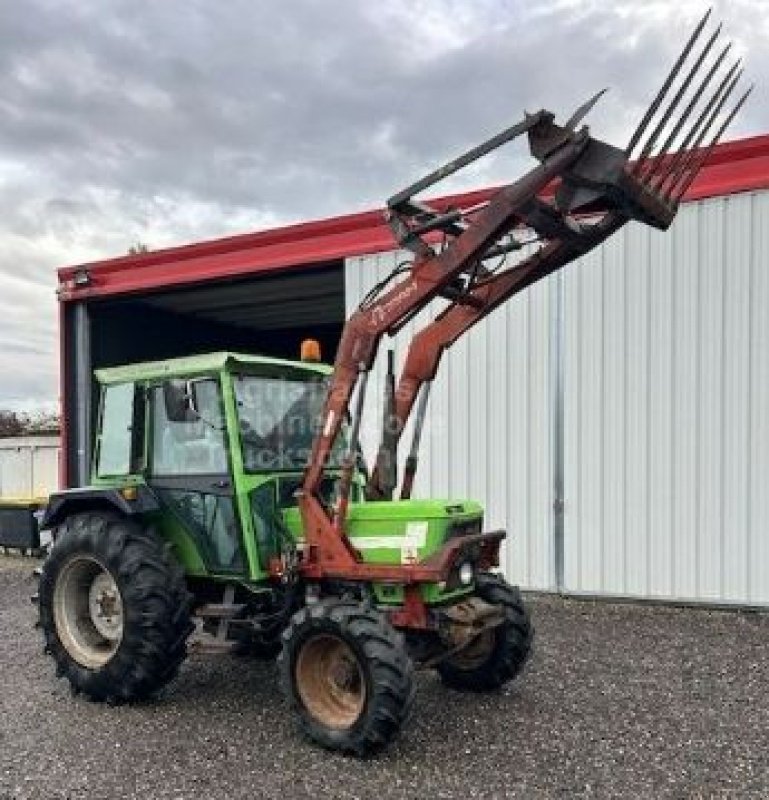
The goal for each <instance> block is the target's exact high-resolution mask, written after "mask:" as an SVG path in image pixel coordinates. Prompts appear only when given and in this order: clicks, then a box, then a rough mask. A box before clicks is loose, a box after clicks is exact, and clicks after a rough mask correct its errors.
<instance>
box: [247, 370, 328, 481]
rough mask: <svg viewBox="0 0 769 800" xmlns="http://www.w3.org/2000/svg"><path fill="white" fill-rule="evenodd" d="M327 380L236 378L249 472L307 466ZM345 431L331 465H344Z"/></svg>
mask: <svg viewBox="0 0 769 800" xmlns="http://www.w3.org/2000/svg"><path fill="white" fill-rule="evenodd" d="M326 388H327V384H326V381H325V380H322V379H319V378H309V379H307V380H297V379H288V380H287V379H284V378H268V377H263V376H256V375H238V376H236V377H235V399H236V402H237V406H238V417H239V423H240V436H241V442H242V447H243V463H244V466H245V469H246V471H247V472H274V471H297V470H301V469H304V467H305V465H306V464H307V461H308V459H309V457H310V453H311V450H312V443H313V440H314V439H315V435H316V433H317V432H318V429H319V424H320V415H321V412H322V410H323V402H324V400H325V399H326ZM342 450H343V441H342V437H341V436H340V437H339V439H338V440H337V444H336V446H335V448H334V452H333V454H332V457H331V461H332V463H331V466H332V467H333V466H338V465H339V464H341V459H342Z"/></svg>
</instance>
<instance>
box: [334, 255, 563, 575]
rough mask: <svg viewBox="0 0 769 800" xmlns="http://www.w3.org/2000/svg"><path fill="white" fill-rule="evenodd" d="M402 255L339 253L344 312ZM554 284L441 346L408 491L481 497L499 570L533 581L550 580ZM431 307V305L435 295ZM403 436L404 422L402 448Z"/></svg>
mask: <svg viewBox="0 0 769 800" xmlns="http://www.w3.org/2000/svg"><path fill="white" fill-rule="evenodd" d="M404 257H405V256H404V255H403V254H398V253H383V254H380V255H375V256H364V257H360V258H351V259H348V260H347V262H346V265H345V296H346V299H347V310H348V313H350V312H352V311H353V310H354V309H355V307H356V306H357V304H358V303H359V302H360V299H361V298H362V297H363V296H364V294H365V293H366V292H367V291H368V290H369V289H370V288H371V287H372V286H373V285H374V284H375V283H376V282H377V281H379V280H381V279H382V278H384V277H385V276H386V275H387V274H388V273H389V272H390V271H391V270H392V269H393V267H394V266H395V265H396V264H397V263H398V261H399V260H401V259H402V258H404ZM554 289H555V283H554V281H552V280H549V281H544V282H542V283H541V284H538V285H536V286H535V287H533V288H532V289H531V290H530V291H529V292H526V293H524V294H523V295H522V296H520V297H517V298H515V299H514V300H513V301H512V302H510V303H508V304H507V305H506V306H504V307H502V308H500V309H498V310H497V311H496V312H495V313H494V314H492V315H491V316H490V317H489V318H488V319H487V320H485V321H484V322H482V323H480V324H479V325H478V326H477V327H476V328H474V329H473V330H472V331H471V332H470V333H469V334H468V335H467V336H466V337H463V338H462V339H460V340H459V341H458V342H457V344H456V345H455V346H454V347H453V348H452V349H451V350H449V351H448V352H447V353H446V354H445V356H444V359H445V360H444V362H443V364H442V366H441V370H440V371H439V373H438V377H437V378H436V380H435V383H434V386H433V389H432V393H431V396H430V404H429V411H428V416H427V424H426V427H425V431H424V436H423V440H422V449H421V458H422V460H421V463H420V468H419V471H418V473H417V481H416V485H415V493H414V494H415V496H418V497H427V496H433V497H447V498H456V499H459V498H472V499H477V500H479V501H481V502H482V503H483V504H484V506H485V508H486V528H487V529H492V528H496V527H505V528H507V530H508V531H509V535H510V538H509V541H508V544H507V545H506V549H505V553H504V556H503V559H504V562H503V563H504V567H505V571H506V573H507V575H508V577H509V578H510V579H511V580H513V581H515V582H518V583H521V584H522V585H524V586H526V587H529V588H538V589H552V588H554V586H555V577H554V570H553V563H554V552H553V537H552V507H553V491H552V486H553V480H552V477H553V460H552V444H553V443H552V437H551V430H552V427H551V419H550V415H551V408H552V383H553V381H552V370H551V363H550V353H551V336H550V328H551V311H552V307H553V298H554ZM433 305H434V306H437V307H438V308H439V307H440V303H434V304H433ZM435 310H436V309H428V312H430V313H434V312H435ZM428 312H425V313H423V314H422V315H420V317H419V318H417V319H416V320H414V321H412V322H411V323H410V324H409V325H407V326H406V328H405V329H404V330H403V331H401V332H400V334H399V335H398V336H397V337H395V339H394V340H393V342H394V348H395V354H396V364H397V365H401V364H402V362H403V358H404V356H405V347H406V346H407V344H408V342H409V341H410V339H411V336H412V335H413V333H414V331H415V330H418V329H419V328H421V327H422V326H423V325H424V324H425V322H426V321H427V320H428V319H429V318H430V313H428ZM387 345H388V342H387V341H385V342H383V346H382V350H381V352H380V358H379V359H378V362H377V365H376V367H375V369H374V371H373V374H372V376H371V379H370V381H369V387H368V394H367V406H368V414H367V417H366V420H367V423H368V424H367V427H366V428H365V430H364V431H363V434H362V439H363V445H364V451H365V452H366V455H367V457H368V458H369V459H370V458H371V457H372V456H373V454H374V453H375V450H376V444H377V442H378V440H379V435H380V424H381V398H382V389H383V380H384V372H385V368H386V362H385V358H384V352H385V349H386V347H387ZM409 442H410V430H407V431H406V435H405V436H404V438H403V443H404V448H403V453H404V454H405V450H406V449H407V447H408V443H409ZM402 463H403V460H402V459H401V465H402Z"/></svg>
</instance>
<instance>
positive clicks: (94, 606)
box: [88, 572, 123, 641]
mask: <svg viewBox="0 0 769 800" xmlns="http://www.w3.org/2000/svg"><path fill="white" fill-rule="evenodd" d="M88 610H89V612H90V614H91V621H92V622H93V624H94V627H95V628H96V630H97V631H98V632H99V633H100V634H101V635H102V636H103V637H104V638H105V639H108V640H110V641H115V640H117V639H119V638H120V636H121V634H122V629H123V604H122V602H121V600H120V592H119V591H118V588H117V584H116V583H115V581H114V579H113V577H112V576H111V575H110V574H109V573H107V572H101V573H99V574H98V575H97V576H96V577H95V578H94V580H93V583H92V584H91V588H90V590H89V592H88Z"/></svg>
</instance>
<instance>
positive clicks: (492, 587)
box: [436, 573, 534, 692]
mask: <svg viewBox="0 0 769 800" xmlns="http://www.w3.org/2000/svg"><path fill="white" fill-rule="evenodd" d="M476 594H477V595H478V597H480V598H481V599H482V600H485V601H486V602H487V603H491V604H492V605H497V606H502V608H503V609H504V611H505V621H504V622H503V623H502V624H501V625H500V626H498V627H497V628H494V629H492V630H490V631H487V632H486V633H483V634H481V635H480V636H478V637H477V638H476V639H475V641H473V642H471V644H470V645H469V646H468V647H467V648H465V649H464V650H462V651H460V652H459V653H457V654H456V655H454V656H452V657H451V658H447V659H446V660H444V661H441V662H439V663H438V665H437V667H436V669H437V670H438V674H439V675H440V676H441V679H442V680H443V682H444V683H445V684H446V685H447V686H450V687H451V688H452V689H459V690H462V691H472V692H487V691H492V690H494V689H498V688H499V687H500V686H502V685H504V684H505V683H507V682H508V681H511V680H512V679H513V678H515V677H516V675H518V674H519V673H520V672H521V670H522V669H523V667H524V665H525V664H526V661H527V660H528V658H529V656H530V654H531V648H532V643H533V640H534V627H533V626H532V624H531V620H530V618H529V613H528V611H527V610H526V607H525V606H524V603H523V599H522V597H521V592H520V590H519V589H518V587H517V586H510V584H509V583H507V582H506V581H505V580H504V579H503V578H501V577H500V576H498V575H493V574H491V573H484V574H481V575H479V576H478V578H477V582H476Z"/></svg>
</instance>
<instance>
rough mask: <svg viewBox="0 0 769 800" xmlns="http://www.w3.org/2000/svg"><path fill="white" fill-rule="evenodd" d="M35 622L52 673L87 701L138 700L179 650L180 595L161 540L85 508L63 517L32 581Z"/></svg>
mask: <svg viewBox="0 0 769 800" xmlns="http://www.w3.org/2000/svg"><path fill="white" fill-rule="evenodd" d="M39 604H40V626H41V628H42V630H43V635H44V637H45V647H46V651H47V652H48V653H50V655H51V656H52V657H53V659H54V661H55V662H56V671H57V675H59V676H63V677H66V678H67V680H68V681H69V682H70V685H71V686H72V689H73V691H75V692H83V693H84V694H85V695H86V696H88V697H89V698H91V699H93V700H103V701H109V702H121V701H125V700H133V699H139V698H144V697H147V696H149V695H151V694H152V693H153V692H155V691H156V690H158V689H160V688H161V687H162V686H164V685H165V684H167V683H168V682H169V681H170V680H171V679H172V678H173V677H174V676H175V675H176V673H177V671H178V669H179V665H180V664H181V663H182V661H183V660H184V658H185V656H186V654H187V647H186V641H187V636H188V635H189V634H190V632H191V631H192V628H193V626H192V623H191V621H190V612H189V607H190V595H189V594H188V592H187V589H186V586H185V582H184V576H183V573H182V570H181V568H180V567H179V565H178V564H176V563H175V562H174V560H173V558H172V557H171V555H170V553H169V552H168V549H167V548H166V547H165V545H164V543H163V542H162V541H160V540H159V539H158V538H157V537H156V536H155V535H154V534H153V533H152V532H151V531H148V530H144V529H143V528H142V527H141V526H140V525H138V524H137V523H136V522H134V521H132V520H129V519H125V518H122V517H119V516H117V515H113V514H109V513H103V512H94V513H85V514H78V515H76V516H73V517H70V518H69V519H67V520H66V522H65V523H64V525H63V526H62V528H61V529H60V531H59V535H58V537H57V540H56V544H55V545H54V547H53V549H52V550H51V554H50V555H49V556H48V558H47V559H46V561H45V563H44V564H43V568H42V573H41V577H40V592H39Z"/></svg>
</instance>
